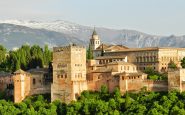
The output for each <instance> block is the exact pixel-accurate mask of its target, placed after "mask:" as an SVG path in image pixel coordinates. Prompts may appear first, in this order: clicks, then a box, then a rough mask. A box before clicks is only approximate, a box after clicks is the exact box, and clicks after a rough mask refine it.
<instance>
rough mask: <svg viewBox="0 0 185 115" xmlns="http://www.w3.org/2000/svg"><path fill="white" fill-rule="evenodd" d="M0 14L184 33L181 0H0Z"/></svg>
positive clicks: (184, 8)
mask: <svg viewBox="0 0 185 115" xmlns="http://www.w3.org/2000/svg"><path fill="white" fill-rule="evenodd" d="M0 15H1V16H0V20H6V19H21V20H25V19H26V20H36V21H37V20H38V21H53V20H66V21H70V22H75V23H79V24H83V25H88V26H94V25H95V26H97V27H108V28H114V29H132V30H138V31H142V32H145V33H148V34H154V35H171V34H175V35H185V0H0Z"/></svg>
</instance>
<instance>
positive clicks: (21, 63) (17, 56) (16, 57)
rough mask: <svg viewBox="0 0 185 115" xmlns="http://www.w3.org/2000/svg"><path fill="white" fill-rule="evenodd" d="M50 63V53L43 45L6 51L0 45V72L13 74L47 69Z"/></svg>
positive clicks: (26, 46)
mask: <svg viewBox="0 0 185 115" xmlns="http://www.w3.org/2000/svg"><path fill="white" fill-rule="evenodd" d="M51 61H52V51H50V50H49V48H48V46H47V45H45V47H44V48H41V47H40V46H38V45H33V46H29V45H22V47H20V48H19V49H16V50H10V51H7V49H6V48H5V47H3V46H2V45H0V71H6V72H14V71H16V70H18V69H22V70H29V69H31V68H36V67H40V68H42V67H48V66H49V64H50V62H51Z"/></svg>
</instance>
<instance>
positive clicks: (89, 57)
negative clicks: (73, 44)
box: [87, 44, 93, 59]
mask: <svg viewBox="0 0 185 115" xmlns="http://www.w3.org/2000/svg"><path fill="white" fill-rule="evenodd" d="M87 59H93V51H92V49H91V46H90V44H89V47H88V49H87Z"/></svg>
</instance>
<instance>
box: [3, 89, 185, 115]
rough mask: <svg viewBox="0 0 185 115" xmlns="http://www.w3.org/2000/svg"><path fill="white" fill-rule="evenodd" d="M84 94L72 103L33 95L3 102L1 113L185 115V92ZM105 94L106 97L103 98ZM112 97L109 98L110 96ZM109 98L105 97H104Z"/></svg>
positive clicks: (45, 114)
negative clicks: (16, 100) (17, 100)
mask: <svg viewBox="0 0 185 115" xmlns="http://www.w3.org/2000/svg"><path fill="white" fill-rule="evenodd" d="M106 89H107V88H106V86H103V87H102V90H101V92H91V91H84V92H83V93H82V94H81V96H80V98H79V99H78V100H77V101H72V102H71V103H69V104H65V103H61V102H60V101H58V100H56V101H54V102H52V103H50V101H48V98H50V97H48V95H44V96H42V95H38V96H31V97H28V98H27V99H25V100H24V101H23V102H21V103H16V104H14V103H13V102H10V101H5V100H0V114H3V115H4V114H7V115H11V114H13V115H14V114H19V115H22V114H29V115H35V114H39V115H40V114H42V115H56V114H58V115H96V114H99V115H134V114H138V115H179V114H180V115H184V114H185V105H184V104H185V102H184V98H185V92H182V93H179V92H177V91H172V92H146V91H141V92H139V93H129V92H126V94H125V95H123V96H121V95H120V91H119V89H118V88H116V89H115V90H114V92H113V93H111V94H110V93H107V91H106ZM102 94H104V95H102ZM107 94H108V95H107ZM104 96H105V97H104Z"/></svg>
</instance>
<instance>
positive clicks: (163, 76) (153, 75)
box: [144, 67, 168, 80]
mask: <svg viewBox="0 0 185 115" xmlns="http://www.w3.org/2000/svg"><path fill="white" fill-rule="evenodd" d="M144 72H145V73H146V74H148V79H151V80H167V78H168V77H167V73H159V72H157V71H154V69H153V68H151V67H147V68H146V69H145V71H144Z"/></svg>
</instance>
